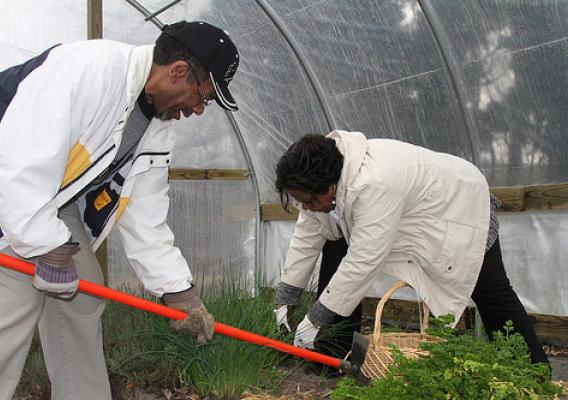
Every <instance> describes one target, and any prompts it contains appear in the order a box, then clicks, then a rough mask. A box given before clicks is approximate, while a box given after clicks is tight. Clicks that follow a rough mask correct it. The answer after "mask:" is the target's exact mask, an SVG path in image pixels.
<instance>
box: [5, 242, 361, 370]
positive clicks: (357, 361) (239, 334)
mask: <svg viewBox="0 0 568 400" xmlns="http://www.w3.org/2000/svg"><path fill="white" fill-rule="evenodd" d="M0 266H4V267H7V268H10V269H13V270H16V271H19V272H23V273H24V274H28V275H34V272H35V265H34V264H32V263H29V262H26V261H23V260H20V259H19V258H16V257H12V256H9V255H6V254H1V253H0ZM79 291H81V292H83V293H86V294H90V295H93V296H98V297H102V298H104V299H107V300H112V301H116V302H118V303H122V304H126V305H128V306H131V307H134V308H138V309H140V310H144V311H149V312H152V313H154V314H158V315H162V316H164V317H167V318H171V319H174V320H180V319H184V318H185V317H187V314H186V313H185V312H183V311H180V310H176V309H174V308H171V307H167V306H164V305H161V304H157V303H154V302H151V301H149V300H145V299H142V298H140V297H136V296H133V295H130V294H127V293H123V292H120V291H118V290H114V289H110V288H108V287H106V286H102V285H97V284H96V283H93V282H89V281H86V280H83V279H81V280H79ZM215 333H218V334H220V335H225V336H229V337H232V338H234V339H238V340H242V341H245V342H249V343H254V344H257V345H259V346H265V347H271V348H273V349H276V350H279V351H282V352H284V353H288V354H290V355H292V356H294V357H300V358H304V359H306V360H310V361H313V362H316V363H320V364H325V365H329V366H330V367H334V368H338V369H340V370H341V371H344V372H346V373H351V374H353V375H354V376H355V377H357V379H359V377H360V367H361V366H362V365H363V362H364V361H365V355H366V353H367V349H368V342H367V341H366V339H365V338H364V337H363V336H361V335H357V334H356V335H355V337H354V339H353V350H352V352H351V361H347V360H342V359H340V358H334V357H330V356H327V355H325V354H321V353H317V352H315V351H311V350H308V349H303V348H300V347H295V346H292V345H290V344H288V343H284V342H280V341H278V340H274V339H270V338H267V337H265V336H261V335H257V334H254V333H251V332H247V331H244V330H242V329H238V328H234V327H232V326H229V325H225V324H222V323H220V322H215Z"/></svg>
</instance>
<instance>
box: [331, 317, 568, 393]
mask: <svg viewBox="0 0 568 400" xmlns="http://www.w3.org/2000/svg"><path fill="white" fill-rule="evenodd" d="M438 329H439V330H438V332H439V333H441V334H442V335H443V336H444V337H445V339H446V340H445V341H444V342H441V343H424V344H423V348H425V349H426V350H428V351H429V352H430V356H429V357H425V358H421V359H418V360H408V359H406V358H405V357H404V356H403V355H402V353H401V352H400V351H398V350H397V349H396V348H393V352H394V358H395V360H396V363H395V364H394V365H393V366H392V367H391V368H390V370H389V373H388V375H387V376H386V377H385V378H383V379H379V380H376V381H373V382H372V383H371V384H370V385H369V386H367V387H359V386H357V385H356V384H355V382H354V381H353V380H352V379H344V380H342V381H340V382H339V383H338V385H337V388H336V390H335V391H334V392H333V393H332V396H331V398H332V399H333V400H347V399H349V400H371V399H372V400H381V399H400V400H405V399H409V400H410V399H443V400H453V399H456V400H457V399H460V400H478V399H487V400H508V399H515V400H517V399H531V400H532V399H553V398H554V396H555V395H556V394H559V393H561V389H560V388H559V387H558V386H556V385H554V384H553V383H552V382H550V380H549V374H550V370H549V367H548V366H547V365H542V364H538V365H533V364H531V363H530V357H529V355H528V350H527V347H526V344H525V342H524V340H523V338H522V336H520V335H519V334H516V333H513V332H512V324H511V323H510V322H508V323H507V324H506V326H505V329H504V332H496V333H495V340H494V341H493V342H485V341H482V340H478V339H476V338H475V337H473V336H471V335H459V336H457V335H455V334H454V333H453V332H452V331H451V330H449V328H447V327H443V328H438ZM433 331H435V330H433Z"/></svg>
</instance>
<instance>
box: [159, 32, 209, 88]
mask: <svg viewBox="0 0 568 400" xmlns="http://www.w3.org/2000/svg"><path fill="white" fill-rule="evenodd" d="M175 25H176V24H173V25H171V27H173V28H175ZM178 60H182V61H187V62H188V63H189V67H190V68H191V69H192V70H193V72H195V75H197V78H198V79H199V81H200V82H205V81H206V80H208V79H209V72H207V70H206V69H205V67H204V66H203V64H201V62H200V61H199V60H198V59H197V58H196V57H195V56H194V55H193V53H192V52H191V51H189V50H188V49H187V48H186V47H185V46H183V45H182V44H181V43H180V42H179V41H178V40H177V39H176V38H175V37H173V36H171V35H168V34H167V33H164V32H162V34H161V35H160V36H158V39H157V40H156V45H155V46H154V60H153V61H154V63H156V64H158V65H166V64H171V63H173V62H176V61H178ZM192 80H193V74H188V81H189V83H191V81H192Z"/></svg>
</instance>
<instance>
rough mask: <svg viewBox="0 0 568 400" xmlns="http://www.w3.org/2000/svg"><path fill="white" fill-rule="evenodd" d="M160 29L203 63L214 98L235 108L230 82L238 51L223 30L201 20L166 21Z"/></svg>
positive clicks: (223, 105)
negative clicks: (213, 90) (173, 22)
mask: <svg viewBox="0 0 568 400" xmlns="http://www.w3.org/2000/svg"><path fill="white" fill-rule="evenodd" d="M162 32H163V33H165V34H167V35H169V36H171V37H173V38H175V39H176V40H177V41H178V42H180V43H181V44H182V45H183V46H184V47H185V48H187V49H188V50H189V51H191V53H192V54H193V55H194V56H195V57H196V58H197V59H198V60H199V61H200V62H201V64H203V66H204V67H205V69H206V70H207V71H209V74H210V75H211V81H212V82H213V86H214V87H215V93H216V96H215V100H216V101H217V103H218V104H219V105H220V106H221V107H223V108H224V109H225V110H229V111H237V110H238V109H239V107H238V106H237V102H236V101H235V99H234V98H233V96H232V95H231V93H230V92H229V87H228V86H229V83H230V82H231V80H232V79H233V76H234V75H235V72H237V68H238V67H239V52H238V51H237V47H236V46H235V44H234V43H233V41H232V40H231V39H230V38H229V35H228V34H227V32H226V31H224V30H222V29H219V28H217V27H216V26H213V25H211V24H208V23H207V22H203V21H192V22H187V21H181V22H176V23H175V24H171V25H166V26H164V27H163V28H162Z"/></svg>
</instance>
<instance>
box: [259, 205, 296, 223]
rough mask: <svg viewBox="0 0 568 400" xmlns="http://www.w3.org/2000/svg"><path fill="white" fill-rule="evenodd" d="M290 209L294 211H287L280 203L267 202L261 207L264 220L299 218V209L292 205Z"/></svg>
mask: <svg viewBox="0 0 568 400" xmlns="http://www.w3.org/2000/svg"><path fill="white" fill-rule="evenodd" d="M290 209H291V210H293V211H291V212H287V211H286V210H284V209H283V208H282V205H281V204H280V203H265V204H263V205H262V208H261V216H262V217H261V218H262V220H263V221H290V220H296V219H298V215H299V211H298V209H297V208H296V207H294V206H292V205H291V206H290Z"/></svg>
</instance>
